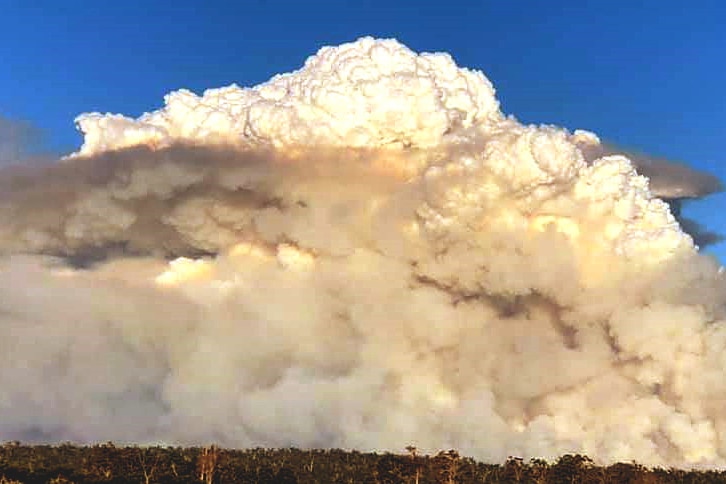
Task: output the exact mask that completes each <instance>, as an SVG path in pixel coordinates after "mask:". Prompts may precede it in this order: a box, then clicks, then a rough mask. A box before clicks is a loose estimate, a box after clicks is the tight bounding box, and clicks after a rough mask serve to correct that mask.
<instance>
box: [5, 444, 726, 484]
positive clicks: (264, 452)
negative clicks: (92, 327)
mask: <svg viewBox="0 0 726 484" xmlns="http://www.w3.org/2000/svg"><path fill="white" fill-rule="evenodd" d="M407 450H408V452H409V453H408V454H407V455H406V454H401V455H398V454H391V453H385V454H373V453H361V452H356V451H352V452H346V451H343V450H337V449H336V450H298V449H279V450H271V449H249V450H224V449H219V448H216V447H206V448H199V447H193V448H180V447H166V448H163V447H116V446H114V445H112V444H110V443H109V444H104V445H97V446H93V447H77V446H73V445H59V446H46V445H39V446H26V445H21V444H19V443H16V442H13V443H8V444H5V445H3V446H1V447H0V483H2V484H10V483H24V484H31V483H43V484H45V483H54V484H62V483H71V482H72V483H127V482H129V483H131V482H133V483H199V482H202V483H205V484H212V483H259V484H263V483H279V484H285V483H290V484H292V483H326V484H327V483H356V484H357V483H372V484H373V483H391V484H394V483H395V484H400V483H417V484H425V483H462V484H464V483H517V482H521V483H536V484H546V483H553V484H560V483H592V484H595V483H602V484H606V483H613V484H614V483H618V484H620V483H625V484H627V483H633V484H636V483H648V484H654V483H671V482H674V483H675V482H678V483H694V484H695V483H710V482H726V471H706V472H695V471H685V470H677V469H659V468H656V469H649V468H645V467H643V466H640V465H637V464H622V463H621V464H614V465H611V466H607V467H600V466H596V465H594V464H593V462H592V461H591V460H590V459H589V458H587V457H584V456H581V455H565V456H563V457H561V458H560V459H559V460H557V461H556V462H552V463H547V462H545V461H543V460H536V459H535V460H532V461H529V462H525V461H523V460H522V459H519V458H510V459H509V460H507V461H506V462H505V463H504V464H501V465H497V464H483V463H480V462H476V461H474V460H473V459H470V458H467V457H460V456H459V455H458V453H456V452H455V451H448V452H440V453H439V454H437V455H435V456H421V455H417V453H416V450H415V449H414V448H412V447H408V448H407Z"/></svg>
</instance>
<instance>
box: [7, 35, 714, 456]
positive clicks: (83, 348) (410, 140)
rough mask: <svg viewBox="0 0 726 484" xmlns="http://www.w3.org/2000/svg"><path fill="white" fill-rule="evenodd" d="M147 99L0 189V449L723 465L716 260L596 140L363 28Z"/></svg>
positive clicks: (90, 128)
mask: <svg viewBox="0 0 726 484" xmlns="http://www.w3.org/2000/svg"><path fill="white" fill-rule="evenodd" d="M165 101H166V106H165V107H164V108H163V109H161V110H158V111H155V112H151V113H148V114H145V115H143V116H142V117H140V118H138V119H131V118H127V117H124V116H120V115H109V114H99V113H90V114H84V115H81V116H80V117H79V118H78V119H77V124H78V126H79V128H80V130H81V131H82V132H83V133H84V136H85V140H84V143H83V146H82V147H81V148H80V150H79V151H78V152H77V153H75V154H73V155H71V156H69V157H67V158H65V159H63V160H60V161H58V162H57V163H55V164H53V165H52V166H45V167H36V168H27V169H18V170H13V171H7V172H5V173H4V174H3V175H2V176H0V251H1V252H2V257H1V258H0V268H1V272H0V368H1V370H0V388H1V389H2V392H1V393H0V438H3V439H8V440H9V439H19V440H23V441H38V442H47V441H51V442H56V441H67V440H69V441H74V442H99V441H101V442H102V441H107V440H114V441H118V442H137V443H152V442H165V443H174V444H199V443H207V442H210V441H214V442H217V443H220V444H222V445H227V446H291V445H292V446H301V447H343V448H357V449H377V450H382V449H388V450H394V451H400V450H401V449H403V447H405V446H406V445H409V444H413V445H416V446H418V447H419V448H420V449H422V450H426V451H436V450H438V449H449V448H456V449H458V450H459V451H460V452H462V453H464V454H467V455H471V456H474V457H477V458H481V459H486V460H495V461H501V460H502V459H504V458H506V457H507V456H509V455H520V456H523V457H545V458H553V457H556V456H558V455H560V454H563V453H566V452H580V453H586V454H588V455H590V456H592V457H594V458H595V459H596V460H598V461H599V462H612V461H616V460H625V461H631V460H637V461H639V462H642V463H645V464H660V465H663V464H666V465H678V466H686V465H688V466H714V465H724V464H726V411H725V410H724V408H723V404H722V402H723V401H724V398H725V397H726V378H724V371H723V368H724V365H725V364H726V329H725V328H726V326H725V325H724V322H723V318H724V312H723V305H724V301H725V297H724V277H723V275H722V271H721V269H720V267H719V266H718V264H717V263H716V262H715V261H713V260H712V259H709V258H706V257H704V256H702V255H699V253H698V251H697V249H696V247H695V246H694V244H693V240H692V238H691V237H690V236H689V235H688V234H686V233H685V232H684V231H683V230H682V229H681V227H680V226H679V224H678V222H677V220H676V219H675V218H674V217H673V215H672V214H671V213H670V211H669V208H668V205H667V204H666V203H664V202H663V201H662V200H660V199H658V198H656V197H655V196H654V191H652V190H651V187H650V186H649V180H648V179H647V178H646V177H644V176H641V175H640V174H638V173H637V171H636V169H635V168H634V163H633V161H631V160H630V159H628V158H627V157H625V156H622V155H618V154H613V153H612V150H610V149H609V148H608V147H607V146H603V145H602V144H601V143H600V142H599V140H598V139H597V137H596V136H595V135H594V134H592V133H589V132H585V131H575V132H574V133H571V132H568V131H566V130H564V129H561V128H558V127H554V126H531V125H523V124H521V123H519V122H518V121H517V120H516V119H515V118H513V117H510V116H505V115H504V114H502V112H501V111H500V109H499V103H498V101H497V99H496V97H495V92H494V88H493V86H492V84H491V83H490V82H489V81H488V80H487V79H486V77H484V75H483V74H482V73H480V72H477V71H472V70H467V69H463V68H459V67H457V66H456V65H455V63H454V62H453V60H452V59H451V57H450V56H449V55H446V54H420V55H418V54H416V53H414V52H412V51H411V50H409V49H408V48H406V47H405V46H403V45H401V44H400V43H398V42H396V41H393V40H374V39H372V38H363V39H360V40H358V41H356V42H353V43H350V44H345V45H341V46H338V47H325V48H323V49H321V50H320V51H319V52H318V53H317V55H315V56H313V57H311V58H310V59H308V60H307V62H306V63H305V65H304V66H303V67H302V68H301V69H300V70H298V71H296V72H293V73H290V74H283V75H279V76H275V77H274V78H273V79H271V80H270V81H269V82H267V83H265V84H262V85H259V86H256V87H253V88H240V87H238V86H234V85H233V86H229V87H225V88H221V89H212V90H208V91H206V92H205V93H204V95H202V96H197V95H195V94H193V93H191V92H189V91H186V90H181V91H176V92H173V93H171V94H169V95H167V96H166V98H165ZM636 164H637V161H636ZM641 164H642V163H641ZM656 171H657V170H656ZM657 176H658V175H657V173H655V174H652V175H651V177H652V178H657ZM694 179H695V178H694ZM688 180H690V178H689V177H685V178H684V177H681V181H682V185H684V186H685V185H688V183H690V182H689V181H688ZM696 185H697V183H695V182H694V184H693V185H691V186H690V188H689V186H686V187H685V188H684V190H695V191H697V192H698V195H699V196H700V195H701V194H703V193H704V192H705V191H707V190H705V189H704V188H703V187H700V188H699V187H698V186H696ZM694 186H695V188H693V187H694ZM656 191H657V190H656ZM656 194H658V193H656ZM661 195H662V196H667V195H663V194H661Z"/></svg>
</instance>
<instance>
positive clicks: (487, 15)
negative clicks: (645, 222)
mask: <svg viewBox="0 0 726 484" xmlns="http://www.w3.org/2000/svg"><path fill="white" fill-rule="evenodd" d="M725 18H726V3H723V2H720V1H692V2H667V1H666V2H664V1H659V2H656V1H641V2H633V1H630V0H628V1H625V0H611V1H607V2H606V1H598V2H595V1H587V0H581V1H560V2H540V1H538V0H528V1H525V0H521V1H504V0H501V1H475V0H470V1H462V0H451V1H438V2H432V1H427V0H418V1H410V0H395V1H394V0H388V1H379V0H368V1H358V2H355V3H353V2H342V1H335V0H330V1H307V2H292V1H284V2H283V1H273V0H266V1H265V0H246V1H236V2H234V1H220V0H206V1H201V0H200V1H188V0H173V1H167V0H163V1H159V0H156V1H154V0H146V1H137V0H130V1H125V2H92V1H90V0H88V1H81V0H64V1H60V0H53V1H51V0H36V1H34V2H29V1H24V0H17V1H13V0H0V115H1V116H4V117H7V118H11V119H16V120H24V121H29V122H32V123H33V124H34V125H36V126H37V127H39V128H40V129H41V130H42V132H43V134H44V140H45V142H46V147H47V148H49V149H52V150H54V151H57V152H68V151H72V150H74V149H75V148H77V147H78V145H79V143H80V136H79V135H78V134H77V133H76V132H75V128H74V125H73V118H74V117H75V116H76V115H78V114H79V113H81V112H85V111H102V112H120V113H124V114H129V115H134V116H138V115H139V114H141V113H143V112H144V111H149V110H153V109H156V108H158V107H160V106H161V105H162V102H163V99H162V98H163V95H164V94H165V93H167V92H169V91H171V90H175V89H178V88H182V87H185V88H189V89H192V90H194V91H196V92H201V91H202V90H204V89H206V88H209V87H219V86H223V85H227V84H230V83H232V82H236V83H238V84H240V85H253V84H257V83H260V82H263V81H265V80H267V79H268V78H269V77H271V76H272V75H274V74H276V73H280V72H287V71H290V70H293V69H297V68H298V67H300V66H301V64H302V63H303V61H304V60H305V58H306V57H308V56H309V55H311V54H313V53H315V51H317V49H318V48H319V47H321V46H322V45H331V44H339V43H342V42H346V41H351V40H354V39H356V38H358V37H360V36H363V35H373V36H377V37H395V38H397V39H399V40H400V41H402V42H403V43H405V44H406V45H408V46H409V47H410V48H412V49H413V50H416V51H446V52H449V53H451V54H452V56H453V57H454V59H455V60H456V61H457V63H458V64H459V65H461V66H466V67H471V68H477V69H480V70H482V71H484V73H485V74H486V75H487V76H488V77H489V78H490V79H491V80H492V82H494V84H495V86H496V88H497V91H498V95H499V98H500V100H501V101H502V104H503V109H504V111H505V112H507V113H511V114H514V115H515V116H516V117H518V118H519V119H520V120H522V121H524V122H532V123H553V124H558V125H562V126H565V127H567V128H570V129H575V128H584V129H589V130H592V131H595V132H596V133H598V134H599V135H600V136H601V137H603V138H604V139H607V140H610V141H613V142H615V143H618V144H620V145H621V146H629V147H633V148H636V149H638V150H641V151H644V152H648V153H651V154H655V155H660V156H664V157H668V158H670V159H675V160H682V161H686V162H688V163H689V164H691V165H693V166H695V167H698V168H700V169H704V170H708V171H710V172H712V173H715V174H717V175H719V176H721V177H722V178H724V179H726V165H725V164H724V162H723V161H724V159H723V158H724V156H723V149H722V146H723V144H724V139H725V138H726V136H725V135H726V124H725V123H724V121H723V120H724V118H725V117H726V116H725V115H726V96H725V95H724V93H723V87H724V86H726V68H724V67H723V63H724V53H725V52H726V29H724V27H723V20H724V19H725ZM724 209H726V196H725V195H717V196H713V197H711V198H709V199H708V200H707V201H702V202H698V203H696V204H693V205H692V206H691V207H690V208H689V209H688V211H687V213H688V214H689V215H691V216H695V217H696V218H698V219H699V220H700V221H701V222H703V223H704V224H705V225H706V226H708V227H710V228H712V229H717V230H720V231H722V232H726V221H725V220H724V218H723V217H722V216H721V213H722V211H724ZM712 251H713V252H715V253H716V254H717V255H718V256H719V257H720V258H721V260H726V244H720V245H718V246H716V247H714V248H713V249H712Z"/></svg>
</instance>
